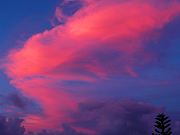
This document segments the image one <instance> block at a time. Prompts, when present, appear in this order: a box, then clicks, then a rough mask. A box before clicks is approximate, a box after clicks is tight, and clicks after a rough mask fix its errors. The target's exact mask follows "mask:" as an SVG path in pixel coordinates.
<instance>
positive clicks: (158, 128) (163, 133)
mask: <svg viewBox="0 0 180 135" xmlns="http://www.w3.org/2000/svg"><path fill="white" fill-rule="evenodd" d="M155 119H156V121H155V125H154V127H155V130H154V132H155V133H154V132H153V133H152V135H172V131H171V127H170V126H171V123H170V122H171V120H170V119H169V118H168V116H166V115H165V114H164V113H160V114H158V115H157V116H156V118H155Z"/></svg>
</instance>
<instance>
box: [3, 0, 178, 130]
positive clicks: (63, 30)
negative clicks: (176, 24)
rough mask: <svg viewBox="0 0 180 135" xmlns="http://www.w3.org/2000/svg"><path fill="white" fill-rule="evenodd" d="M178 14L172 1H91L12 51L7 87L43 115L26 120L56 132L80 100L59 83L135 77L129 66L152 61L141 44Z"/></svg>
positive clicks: (8, 57) (9, 57) (9, 55)
mask: <svg viewBox="0 0 180 135" xmlns="http://www.w3.org/2000/svg"><path fill="white" fill-rule="evenodd" d="M56 13H57V15H56V16H59V17H61V14H59V12H56ZM179 13H180V5H179V3H176V2H172V3H170V4H169V5H167V4H166V3H165V2H164V3H161V4H160V6H159V5H156V3H155V2H150V1H148V0H147V1H143V2H142V1H138V0H137V1H117V0H114V1H113V0H112V1H103V0H100V1H98V2H97V1H90V3H89V4H87V5H86V6H85V7H83V8H82V9H80V10H79V11H78V12H77V13H75V14H74V16H72V17H69V18H68V19H67V22H66V23H65V24H64V25H59V26H56V27H54V28H53V29H51V30H46V31H44V32H42V33H38V34H35V35H33V36H32V37H30V38H29V39H28V40H27V41H26V42H25V43H24V45H23V46H22V47H21V48H18V49H13V50H11V51H10V52H9V54H8V56H7V59H6V62H5V63H4V64H3V66H4V68H5V71H6V73H7V75H8V76H9V77H10V78H11V80H12V81H11V83H12V84H13V85H14V86H15V87H17V88H18V89H19V90H21V91H22V93H24V94H25V95H27V96H30V97H32V98H34V99H35V100H36V101H38V102H39V103H40V104H41V105H42V108H43V110H44V116H27V118H26V122H27V123H32V124H33V125H34V127H36V128H42V127H46V128H58V127H59V124H60V123H63V122H64V121H71V120H69V119H68V113H67V112H70V111H76V109H77V104H78V102H79V101H80V100H81V97H75V96H73V94H71V93H70V92H69V91H68V89H66V88H65V87H64V86H63V83H62V82H63V81H66V80H67V81H68V80H70V81H71V80H76V81H85V82H94V81H97V80H98V79H108V78H109V76H111V75H116V74H119V75H121V74H126V75H128V76H132V77H137V76H138V73H137V72H136V71H135V69H134V68H133V67H134V65H138V63H144V62H148V61H150V60H151V57H149V56H151V55H148V54H145V53H144V51H143V49H144V47H145V44H144V43H145V42H146V41H147V40H150V39H152V38H154V37H153V35H154V32H153V31H154V30H156V29H161V28H163V26H164V25H165V24H167V23H168V22H169V21H171V19H173V17H175V16H176V15H178V14H179ZM149 35H150V36H149ZM114 53H117V55H116V56H114ZM139 53H142V56H145V57H144V58H142V59H141V60H142V61H138V60H137V59H136V55H137V54H139ZM146 56H148V59H146V58H147V57H146ZM57 84H58V85H59V86H58V88H57V87H55V86H56V85H57ZM34 118H35V119H37V121H36V120H35V121H34V120H31V119H34ZM43 119H46V120H45V121H46V122H44V120H43ZM59 122H60V123H59ZM43 123H47V125H44V124H43ZM49 123H53V124H49ZM25 125H26V124H25Z"/></svg>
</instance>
